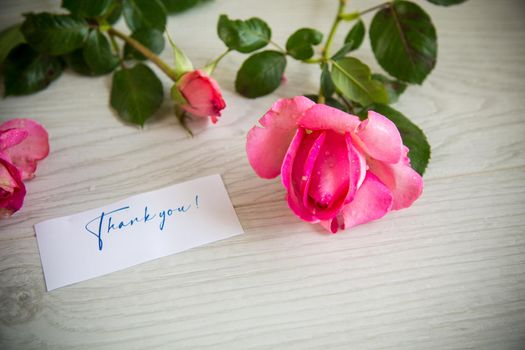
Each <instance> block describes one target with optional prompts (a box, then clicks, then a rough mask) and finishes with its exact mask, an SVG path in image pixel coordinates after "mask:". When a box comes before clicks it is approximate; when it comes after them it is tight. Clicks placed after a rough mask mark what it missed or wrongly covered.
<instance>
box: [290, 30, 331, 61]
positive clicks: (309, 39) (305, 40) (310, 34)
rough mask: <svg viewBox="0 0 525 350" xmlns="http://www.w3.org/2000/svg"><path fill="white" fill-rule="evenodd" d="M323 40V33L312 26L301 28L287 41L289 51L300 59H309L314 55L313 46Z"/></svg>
mask: <svg viewBox="0 0 525 350" xmlns="http://www.w3.org/2000/svg"><path fill="white" fill-rule="evenodd" d="M322 40H323V33H321V32H320V31H318V30H315V29H311V28H301V29H299V30H297V31H296V32H295V33H293V34H292V35H290V37H289V38H288V40H287V41H286V51H287V53H288V54H289V55H290V56H292V57H293V58H296V59H298V60H307V59H309V58H310V57H312V56H313V55H314V48H313V47H312V46H315V45H318V44H320V43H321V41H322Z"/></svg>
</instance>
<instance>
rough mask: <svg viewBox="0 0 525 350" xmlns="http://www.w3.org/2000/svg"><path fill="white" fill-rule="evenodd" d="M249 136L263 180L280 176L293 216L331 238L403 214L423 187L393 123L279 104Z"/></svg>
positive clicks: (302, 102)
mask: <svg viewBox="0 0 525 350" xmlns="http://www.w3.org/2000/svg"><path fill="white" fill-rule="evenodd" d="M259 123H260V124H261V127H259V126H254V127H253V128H252V129H251V130H250V131H249V133H248V135H247V143H246V151H247V154H248V160H249V162H250V165H251V166H252V168H253V169H254V171H255V172H256V173H257V175H259V176H260V177H262V178H268V179H269V178H274V177H276V176H278V175H279V174H280V175H281V177H282V183H283V185H284V187H285V189H286V191H287V201H288V205H289V207H290V209H292V211H293V212H294V213H295V214H296V215H297V216H298V217H299V218H301V219H302V220H305V221H307V222H311V223H320V224H321V225H322V226H323V227H325V228H326V229H327V230H329V231H330V232H333V233H335V232H337V230H338V228H342V229H344V228H348V227H352V226H356V225H359V224H363V223H366V222H369V221H372V220H376V219H379V218H381V217H383V216H384V215H385V214H386V213H388V212H389V211H390V210H398V209H402V208H407V207H409V206H410V205H412V203H413V202H414V201H415V200H416V199H417V198H419V196H420V195H421V193H422V190H423V179H422V178H421V176H420V175H419V174H418V173H417V172H416V171H415V170H413V169H412V168H411V166H410V162H409V159H408V157H407V153H408V151H409V150H408V148H407V147H405V146H404V145H403V143H402V140H401V136H400V134H399V131H398V130H397V128H396V126H395V125H394V123H392V122H391V121H390V120H389V119H388V118H386V117H384V116H382V115H380V114H378V113H375V112H373V111H370V112H369V113H368V118H367V119H366V120H364V121H362V122H361V121H360V120H359V118H358V117H356V116H354V115H350V114H348V113H345V112H342V111H340V110H338V109H335V108H332V107H329V106H326V105H323V104H316V103H314V102H312V101H311V100H309V99H307V98H306V97H303V96H297V97H294V98H291V99H281V100H278V101H277V102H276V103H275V104H274V105H273V106H272V108H271V109H270V110H269V111H268V112H267V113H266V114H265V115H264V116H263V117H262V118H261V119H260V120H259Z"/></svg>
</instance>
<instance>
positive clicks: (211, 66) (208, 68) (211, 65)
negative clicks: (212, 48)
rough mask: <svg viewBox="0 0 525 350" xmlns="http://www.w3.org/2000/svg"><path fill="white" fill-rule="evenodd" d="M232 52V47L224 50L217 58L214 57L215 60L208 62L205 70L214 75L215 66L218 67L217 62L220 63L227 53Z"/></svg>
mask: <svg viewBox="0 0 525 350" xmlns="http://www.w3.org/2000/svg"><path fill="white" fill-rule="evenodd" d="M230 52H231V50H230V49H228V50H226V51H224V52H223V53H221V54H220V56H219V57H217V58H216V59H214V60H213V61H211V62H210V63H208V64H207V65H206V67H204V68H203V70H204V71H205V72H206V73H207V74H208V75H212V74H213V71H214V70H215V68H216V67H217V64H219V61H220V60H222V59H223V58H224V57H225V56H226V55H227V54H229V53H230Z"/></svg>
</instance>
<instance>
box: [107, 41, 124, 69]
mask: <svg viewBox="0 0 525 350" xmlns="http://www.w3.org/2000/svg"><path fill="white" fill-rule="evenodd" d="M109 41H110V42H111V46H112V47H113V51H115V54H116V55H117V56H118V61H119V64H120V66H121V67H122V68H126V67H125V66H124V60H123V59H122V57H121V56H120V47H119V46H118V43H117V41H116V40H115V36H114V35H113V34H111V33H109Z"/></svg>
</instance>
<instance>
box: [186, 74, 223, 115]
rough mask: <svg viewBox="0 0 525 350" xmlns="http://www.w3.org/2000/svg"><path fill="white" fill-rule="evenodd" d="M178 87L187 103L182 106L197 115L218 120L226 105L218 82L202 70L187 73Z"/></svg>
mask: <svg viewBox="0 0 525 350" xmlns="http://www.w3.org/2000/svg"><path fill="white" fill-rule="evenodd" d="M177 86H178V89H179V91H180V93H181V94H182V96H183V97H184V98H185V100H186V102H187V104H183V105H181V107H182V108H183V109H184V110H185V111H186V112H188V113H191V114H192V115H194V116H196V117H201V118H206V117H210V118H211V121H212V122H213V123H216V122H217V118H218V117H220V115H221V111H222V110H223V109H224V108H225V107H226V103H225V102H224V99H223V98H222V93H221V90H220V88H219V85H218V84H217V82H216V81H215V80H214V79H213V78H211V77H210V76H208V75H207V74H205V73H203V72H202V71H200V70H194V71H191V72H188V73H185V74H184V75H183V76H182V77H181V78H180V80H179V81H178V83H177Z"/></svg>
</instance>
